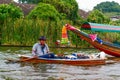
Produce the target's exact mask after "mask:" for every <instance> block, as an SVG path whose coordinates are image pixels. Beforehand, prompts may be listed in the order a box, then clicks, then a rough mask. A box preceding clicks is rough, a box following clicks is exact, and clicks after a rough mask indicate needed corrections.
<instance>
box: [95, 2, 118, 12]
mask: <svg viewBox="0 0 120 80" xmlns="http://www.w3.org/2000/svg"><path fill="white" fill-rule="evenodd" d="M95 9H97V10H100V11H102V12H120V5H119V4H118V3H116V2H114V1H112V2H109V1H106V2H102V3H100V4H98V5H97V6H95V7H94V10H95Z"/></svg>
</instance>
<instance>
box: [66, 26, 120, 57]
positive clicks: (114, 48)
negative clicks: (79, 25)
mask: <svg viewBox="0 0 120 80" xmlns="http://www.w3.org/2000/svg"><path fill="white" fill-rule="evenodd" d="M83 26H84V27H90V25H89V24H87V25H85V24H84V25H83ZM66 27H67V29H68V30H70V31H72V32H73V33H75V34H77V35H78V36H79V37H80V38H81V39H83V40H85V41H87V42H88V43H90V44H91V45H92V46H94V47H95V48H97V49H99V50H100V51H103V52H105V53H106V54H109V55H112V56H115V57H120V46H118V45H115V44H113V43H110V42H105V41H102V43H100V39H99V38H97V39H96V40H95V41H92V39H91V38H90V36H89V35H88V34H87V33H85V32H83V31H81V30H79V29H76V28H75V27H73V26H71V25H69V24H66Z"/></svg>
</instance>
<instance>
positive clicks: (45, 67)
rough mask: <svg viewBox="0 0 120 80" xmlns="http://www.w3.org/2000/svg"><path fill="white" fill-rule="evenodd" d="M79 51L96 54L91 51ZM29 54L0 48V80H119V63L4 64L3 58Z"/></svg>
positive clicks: (16, 49) (25, 51) (18, 50)
mask: <svg viewBox="0 0 120 80" xmlns="http://www.w3.org/2000/svg"><path fill="white" fill-rule="evenodd" d="M68 51H73V52H74V51H75V50H69V49H68ZM76 51H78V50H76ZM79 51H80V52H83V53H84V52H85V53H92V52H93V53H94V52H96V51H95V50H91V49H89V50H79ZM16 53H17V54H16ZM30 53H31V51H30V49H29V48H14V50H13V48H10V47H8V48H0V80H56V79H58V80H60V79H61V80H62V79H63V80H120V63H119V62H118V63H114V64H107V65H99V66H70V65H63V64H28V63H6V60H5V58H12V59H17V55H18V54H29V55H30Z"/></svg>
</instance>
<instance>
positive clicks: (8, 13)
mask: <svg viewBox="0 0 120 80" xmlns="http://www.w3.org/2000/svg"><path fill="white" fill-rule="evenodd" d="M20 17H23V12H22V10H21V8H19V7H16V6H15V5H13V4H9V5H8V4H1V5H0V22H3V21H4V20H6V19H7V18H13V19H15V18H20Z"/></svg>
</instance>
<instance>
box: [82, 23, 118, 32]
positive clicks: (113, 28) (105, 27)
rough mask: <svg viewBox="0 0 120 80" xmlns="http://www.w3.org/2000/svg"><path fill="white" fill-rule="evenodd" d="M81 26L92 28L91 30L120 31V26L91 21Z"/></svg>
mask: <svg viewBox="0 0 120 80" xmlns="http://www.w3.org/2000/svg"><path fill="white" fill-rule="evenodd" d="M81 28H82V29H87V30H91V31H101V32H120V26H113V25H106V24H97V23H89V22H86V23H84V24H82V26H81Z"/></svg>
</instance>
